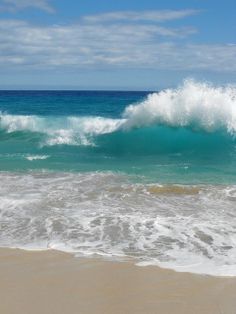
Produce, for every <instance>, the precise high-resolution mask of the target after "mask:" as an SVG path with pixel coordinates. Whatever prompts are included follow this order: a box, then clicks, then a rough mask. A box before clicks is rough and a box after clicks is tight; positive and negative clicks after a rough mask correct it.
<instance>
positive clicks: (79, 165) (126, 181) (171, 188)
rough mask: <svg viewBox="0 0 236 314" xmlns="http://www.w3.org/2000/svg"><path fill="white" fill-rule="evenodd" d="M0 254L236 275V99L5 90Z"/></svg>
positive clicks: (202, 87) (189, 91) (212, 93)
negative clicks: (65, 256) (57, 254)
mask: <svg viewBox="0 0 236 314" xmlns="http://www.w3.org/2000/svg"><path fill="white" fill-rule="evenodd" d="M0 180H1V184H0V246H1V247H14V248H23V249H28V250H35V249H40V250H44V249H55V250H62V251H66V252H72V253H73V254H75V255H79V256H81V255H83V256H84V255H86V256H97V255H99V256H104V257H105V258H116V259H117V258H118V259H121V260H122V259H134V260H135V263H137V264H138V265H143V266H144V265H158V266H161V267H167V268H171V269H175V270H177V271H189V272H195V273H205V274H210V275H219V276H221V275H229V276H234V275H236V268H235V264H236V88H235V86H230V85H228V86H221V87H219V86H218V87H216V86H213V85H211V84H207V83H201V82H196V81H193V80H186V81H185V82H184V83H183V84H182V85H180V86H179V87H178V88H176V89H166V90H162V91H157V92H145V91H144V92H128V91H123V92H122V91H120V92H118V91H0Z"/></svg>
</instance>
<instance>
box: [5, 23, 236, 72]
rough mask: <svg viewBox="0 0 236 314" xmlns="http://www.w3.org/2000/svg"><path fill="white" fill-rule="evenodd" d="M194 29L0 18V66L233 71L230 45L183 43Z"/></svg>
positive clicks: (235, 65)
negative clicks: (48, 23) (42, 23)
mask: <svg viewBox="0 0 236 314" xmlns="http://www.w3.org/2000/svg"><path fill="white" fill-rule="evenodd" d="M194 32H195V30H194V29H192V28H191V27H190V28H189V27H184V28H180V29H176V28H173V27H163V25H162V26H160V25H158V24H157V23H150V22H149V23H146V22H145V23H143V22H142V21H140V20H139V21H138V22H137V21H135V20H133V21H132V23H130V21H128V22H125V21H123V22H122V23H119V22H118V21H117V20H114V21H110V22H108V20H107V21H106V23H105V24H103V23H101V22H100V21H98V22H95V20H93V21H92V22H91V21H89V20H88V19H87V18H86V19H82V20H81V21H80V22H79V23H77V24H71V25H53V26H37V25H32V24H30V23H27V22H24V21H19V20H0V66H1V67H2V68H10V67H15V66H18V67H20V66H24V68H27V67H34V68H43V67H45V68H65V67H67V68H68V67H70V68H81V67H93V68H106V67H125V68H127V67H134V68H153V69H171V70H193V69H194V70H203V69H204V70H210V71H228V72H230V71H231V72H232V71H235V70H236V63H235V59H236V45H233V44H231V45H226V44H215V45H211V44H195V45H194V44H189V43H188V42H187V36H189V35H191V34H192V33H194ZM191 42H192V40H191Z"/></svg>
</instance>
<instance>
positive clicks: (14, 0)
mask: <svg viewBox="0 0 236 314" xmlns="http://www.w3.org/2000/svg"><path fill="white" fill-rule="evenodd" d="M26 8H36V9H40V10H43V11H46V12H49V13H53V12H54V9H53V7H52V6H51V5H50V4H49V1H48V0H0V11H10V12H14V11H18V10H23V9H26Z"/></svg>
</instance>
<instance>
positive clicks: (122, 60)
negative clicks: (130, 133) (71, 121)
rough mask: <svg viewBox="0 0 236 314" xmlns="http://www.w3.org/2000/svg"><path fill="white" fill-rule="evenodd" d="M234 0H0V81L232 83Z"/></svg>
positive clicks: (146, 85) (81, 85) (137, 85)
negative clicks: (192, 81)
mask: <svg viewBox="0 0 236 314" xmlns="http://www.w3.org/2000/svg"><path fill="white" fill-rule="evenodd" d="M235 60H236V1H235V0H225V1H220V0H218V1H217V0H215V1H213V0H188V1H181V0H178V1H174V0H172V1H170V0H166V1H158V0H145V1H142V0H140V1H137V0H135V1H134V0H119V1H117V0H116V1H112V0H99V1H98V0H97V1H96V0H86V1H85V0H78V1H69V0H67V1H66V0H0V70H1V71H0V88H1V89H4V88H13V89H15V88H19V89H21V88H23V89H44V88H45V89H61V88H63V89H126V90H127V89H137V90H140V89H160V88H164V87H168V86H175V85H177V84H179V83H180V82H181V81H182V80H183V79H184V78H188V77H191V78H195V79H197V80H208V81H211V82H213V83H216V84H226V83H236V62H235Z"/></svg>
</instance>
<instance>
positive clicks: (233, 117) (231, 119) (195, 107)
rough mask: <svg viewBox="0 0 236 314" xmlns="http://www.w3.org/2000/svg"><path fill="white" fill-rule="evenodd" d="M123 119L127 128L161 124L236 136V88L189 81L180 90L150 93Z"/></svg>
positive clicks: (131, 107)
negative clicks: (220, 131) (223, 131)
mask: <svg viewBox="0 0 236 314" xmlns="http://www.w3.org/2000/svg"><path fill="white" fill-rule="evenodd" d="M123 116H124V118H125V119H126V122H125V123H124V126H123V127H124V128H126V129H130V128H133V127H143V126H149V125H153V124H158V125H167V126H171V127H187V128H189V127H190V128H192V129H196V130H199V129H200V130H204V131H207V132H209V131H210V132H212V131H216V130H220V129H223V130H225V131H227V132H228V133H230V134H235V133H236V87H235V86H225V87H214V86H212V85H210V84H208V83H199V82H196V81H194V80H185V81H184V83H183V85H182V86H180V87H179V88H177V89H166V90H164V91H161V92H160V93H153V94H150V95H148V97H147V99H146V100H145V101H143V102H142V103H140V104H137V105H130V106H128V107H127V108H126V109H125V112H124V114H123Z"/></svg>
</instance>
